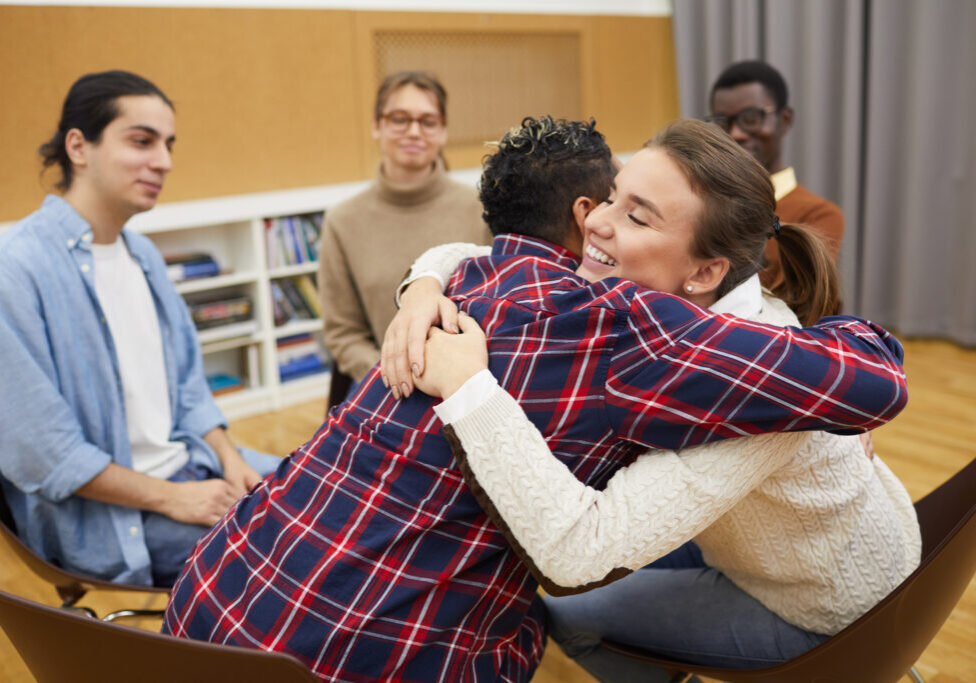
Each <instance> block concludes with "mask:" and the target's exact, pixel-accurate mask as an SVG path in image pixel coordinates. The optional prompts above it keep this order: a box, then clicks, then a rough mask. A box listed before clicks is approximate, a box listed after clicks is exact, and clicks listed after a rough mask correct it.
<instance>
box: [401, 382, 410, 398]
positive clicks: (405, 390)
mask: <svg viewBox="0 0 976 683" xmlns="http://www.w3.org/2000/svg"><path fill="white" fill-rule="evenodd" d="M400 389H401V390H402V391H403V397H404V398H407V397H408V396H410V387H409V386H408V385H407V383H406V382H404V383H402V384H401V385H400Z"/></svg>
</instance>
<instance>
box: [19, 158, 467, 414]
mask: <svg viewBox="0 0 976 683" xmlns="http://www.w3.org/2000/svg"><path fill="white" fill-rule="evenodd" d="M480 173H481V169H480V168H471V169H462V170H457V171H451V173H450V175H451V177H452V178H453V179H454V180H456V181H458V182H460V183H464V184H467V185H472V186H474V185H475V184H476V183H477V181H478V178H479V176H480ZM368 184H369V181H358V182H352V183H341V184H337V185H324V186H318V187H307V188H300V189H295V190H283V191H277V192H261V193H256V194H246V195H234V196H228V197H214V198H211V199H199V200H192V201H184V202H171V203H163V204H159V205H158V206H156V208H154V209H152V210H151V211H147V212H146V213H143V214H139V215H137V216H134V217H133V218H132V220H130V221H129V223H128V226H127V227H128V228H130V229H132V230H135V231H137V232H141V233H143V234H145V235H146V236H147V237H149V238H150V239H152V240H153V242H154V243H155V244H156V246H157V247H158V248H159V250H160V252H162V253H163V254H164V255H166V254H173V253H181V252H198V251H199V252H208V253H210V254H212V255H213V256H214V258H215V259H216V260H217V262H218V264H219V265H220V268H221V274H220V275H217V276H214V277H206V278H198V279H193V280H186V281H183V282H179V283H177V284H176V290H177V291H178V292H179V293H180V294H182V295H183V296H184V297H186V296H189V297H191V298H193V297H194V296H200V295H203V294H206V293H210V292H216V291H217V290H223V289H226V290H228V291H233V292H239V293H245V294H247V295H248V296H249V297H250V298H251V302H252V316H253V321H249V322H246V323H231V324H229V325H224V326H221V327H213V328H209V329H205V330H201V331H199V332H198V337H199V339H200V345H201V348H202V350H203V360H204V368H205V370H206V372H207V373H208V374H211V373H215V372H226V373H227V374H231V375H236V376H239V377H241V378H242V379H243V380H244V384H245V388H244V389H242V390H240V391H235V392H232V393H228V394H221V395H219V396H217V404H218V405H219V406H220V408H221V410H222V411H223V412H224V414H225V415H226V416H227V417H228V419H236V418H240V417H246V416H248V415H254V414H256V413H262V412H266V411H269V410H278V409H280V408H284V407H287V406H289V405H292V404H294V403H299V402H302V401H307V400H311V399H314V398H322V399H323V406H322V408H323V411H324V410H325V404H324V399H325V396H326V395H327V394H328V391H329V373H328V372H327V371H326V372H320V373H318V374H315V375H310V376H305V377H299V378H296V379H292V380H289V381H286V382H282V381H281V379H280V377H279V372H278V360H277V347H276V345H277V342H278V340H279V339H282V338H283V337H289V336H292V335H297V334H306V333H312V334H314V335H316V336H317V338H318V340H319V341H320V342H321V332H322V321H321V320H318V319H315V320H292V321H290V322H287V323H285V324H284V325H281V326H275V324H274V314H273V307H272V303H271V282H272V281H273V280H277V279H282V278H291V277H297V276H301V275H309V274H313V273H315V272H316V271H317V270H318V266H317V264H316V263H302V264H298V265H290V266H281V267H276V268H269V267H268V259H267V254H266V246H265V234H264V233H265V228H264V220H265V219H266V218H278V217H282V216H296V215H300V214H310V213H317V212H324V211H327V210H328V209H329V207H331V206H333V205H335V204H337V203H338V202H341V201H342V200H344V199H347V198H349V197H351V196H353V195H354V194H356V193H358V192H360V191H362V190H363V189H365V188H366V186H367V185H368ZM11 225H12V223H0V232H3V231H4V230H6V229H8V228H9V227H10V226H11Z"/></svg>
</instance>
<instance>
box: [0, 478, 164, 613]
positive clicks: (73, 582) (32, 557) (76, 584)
mask: <svg viewBox="0 0 976 683" xmlns="http://www.w3.org/2000/svg"><path fill="white" fill-rule="evenodd" d="M0 538H3V539H4V540H5V541H6V542H7V545H9V546H10V548H11V549H12V550H13V551H14V553H15V554H16V555H17V556H18V557H19V558H20V559H21V560H22V561H23V563H24V564H25V565H27V567H28V569H30V570H31V571H32V572H33V573H34V574H35V575H36V576H37V578H39V579H41V580H42V581H44V582H45V583H48V584H50V585H51V586H53V587H54V589H55V590H56V591H57V592H58V597H59V598H61V606H62V607H64V608H71V609H76V610H82V611H85V612H87V613H88V614H89V615H90V616H93V617H96V618H97V615H96V614H95V612H94V611H93V610H92V609H91V608H89V607H76V606H75V605H76V603H77V602H78V601H79V600H81V598H82V597H84V595H85V594H86V593H87V592H88V591H90V590H111V591H127V592H132V593H137V592H138V593H165V594H166V595H169V589H168V588H158V587H155V586H134V585H131V584H127V583H113V582H111V581H104V580H102V579H95V578H92V577H90V576H84V575H82V574H77V573H75V572H71V571H68V570H66V569H62V568H61V567H58V566H57V565H54V564H52V563H50V562H48V561H47V560H45V559H44V558H43V557H41V556H40V555H38V554H37V553H35V552H34V551H33V550H32V549H31V548H30V547H29V546H28V545H27V544H26V543H24V542H23V541H22V540H20V537H19V536H17V526H16V524H15V523H14V519H13V515H12V514H11V513H10V508H9V507H8V506H7V500H6V498H5V497H4V495H3V487H2V486H0ZM162 616H163V611H162V610H147V609H135V608H128V609H121V610H116V611H114V612H112V613H110V614H108V615H106V616H105V617H104V619H105V620H106V621H113V620H115V619H121V618H127V617H162Z"/></svg>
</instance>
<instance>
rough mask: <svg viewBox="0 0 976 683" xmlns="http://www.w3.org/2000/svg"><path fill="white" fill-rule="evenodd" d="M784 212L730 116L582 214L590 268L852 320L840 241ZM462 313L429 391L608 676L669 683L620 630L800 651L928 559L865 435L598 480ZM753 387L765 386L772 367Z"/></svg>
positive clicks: (655, 466) (572, 632)
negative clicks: (577, 466)
mask: <svg viewBox="0 0 976 683" xmlns="http://www.w3.org/2000/svg"><path fill="white" fill-rule="evenodd" d="M774 211H775V200H774V195H773V188H772V185H771V183H770V180H769V176H768V174H767V173H766V171H765V170H764V169H763V168H762V167H761V166H760V165H759V164H758V163H757V162H756V161H755V160H754V159H753V158H752V157H750V156H749V155H748V154H747V153H746V152H744V151H743V150H742V148H740V147H739V146H738V145H737V144H736V143H735V142H734V141H733V140H732V139H731V138H729V137H728V136H727V135H725V134H724V133H722V132H721V131H720V130H719V129H718V128H716V127H714V126H710V125H708V124H705V123H702V122H699V121H691V120H681V121H677V122H674V123H672V124H671V125H669V126H668V127H666V128H665V129H664V130H663V131H662V132H661V133H660V134H659V135H658V136H657V137H655V138H654V139H653V140H651V141H650V142H649V143H648V144H647V145H646V146H645V148H644V149H643V150H641V151H640V152H638V153H637V154H635V155H634V156H633V157H632V158H631V159H630V160H629V161H628V162H627V163H626V164H625V165H624V167H623V168H622V169H621V171H620V173H619V174H618V175H617V177H616V182H615V187H614V190H613V192H612V194H611V196H610V199H609V200H608V201H607V202H605V203H603V204H601V205H600V206H598V207H596V208H595V209H594V210H593V211H592V212H591V213H590V214H589V215H588V216H587V217H586V220H585V222H584V229H583V232H584V235H583V237H584V242H585V244H584V248H583V257H582V259H581V264H580V267H579V270H578V271H577V272H578V273H579V274H581V275H583V276H584V277H586V278H587V279H589V280H591V281H596V280H602V279H605V278H623V279H627V280H631V281H633V282H635V283H637V284H639V285H643V286H646V287H649V288H652V289H656V290H659V291H662V292H667V293H671V294H674V295H678V296H682V297H684V298H686V299H689V300H691V301H693V302H695V303H697V304H699V305H701V306H703V307H707V308H710V309H711V310H712V311H713V312H717V313H723V314H728V315H735V316H737V317H740V318H747V319H749V320H753V321H756V322H763V323H768V324H777V325H782V326H797V325H799V324H801V323H802V324H804V325H809V324H811V323H813V322H814V321H816V320H817V319H819V318H821V317H823V316H827V315H832V314H835V313H837V312H838V309H839V308H840V302H839V299H838V285H837V273H836V269H835V267H834V265H833V262H832V260H831V258H830V255H829V253H828V251H827V250H826V248H825V247H824V245H823V243H822V242H821V241H820V240H819V238H817V237H816V236H815V235H814V234H813V233H811V231H810V230H809V229H807V228H805V227H803V226H799V225H792V224H780V221H779V219H778V218H777V217H776V215H775V213H774ZM769 239H775V240H778V242H779V251H780V253H781V254H782V263H783V271H784V280H783V282H782V283H780V284H779V285H777V287H776V289H775V291H774V292H769V291H766V290H763V289H762V288H761V286H760V283H759V276H758V271H759V270H760V268H761V267H762V265H763V257H762V254H763V249H764V247H765V244H766V241H767V240H769ZM435 261H436V259H435V258H432V257H431V256H430V255H429V254H428V255H425V257H422V259H421V260H420V261H418V264H415V269H416V271H415V272H421V271H423V270H433V271H434V272H440V271H443V270H448V272H449V271H450V269H452V265H451V264H440V265H437V264H436V263H435ZM406 298H407V301H406V302H405V306H408V305H411V303H410V299H414V300H416V299H415V296H414V295H410V294H409V290H408V296H407V297H406ZM784 302H785V303H784ZM428 303H429V302H428ZM788 306H789V307H788ZM790 308H793V309H794V310H795V312H796V314H795V315H794V312H793V311H791V310H790ZM442 310H444V309H443V308H442ZM404 314H405V315H412V314H413V313H411V312H410V311H404ZM798 318H799V319H798ZM442 322H444V323H445V324H449V323H450V322H451V321H444V320H442ZM458 323H459V324H460V329H461V332H462V333H461V334H447V333H443V332H440V331H438V330H432V331H431V334H430V336H429V338H428V341H427V348H426V361H425V362H426V367H425V368H424V369H423V374H422V375H421V377H420V378H418V379H416V380H415V381H416V384H417V386H418V387H419V388H420V389H421V390H423V391H425V392H427V393H429V394H433V395H436V396H442V397H448V398H447V400H445V401H444V402H443V403H442V404H440V405H439V406H438V407H437V411H438V415H439V416H440V417H441V420H442V421H443V422H444V423H445V425H446V426H445V429H447V430H448V431H450V432H451V435H452V441H453V442H454V446H455V454H456V456H457V458H458V463H459V466H460V469H461V471H462V473H463V474H464V476H465V478H466V480H467V481H468V483H469V485H470V487H471V489H472V490H473V491H474V492H475V495H476V497H478V499H479V502H481V504H482V506H483V507H484V508H485V510H486V511H487V512H488V514H489V515H491V516H492V518H493V519H494V520H495V521H496V523H497V524H498V526H499V528H501V529H502V530H503V531H504V532H505V534H506V536H507V537H508V538H509V540H510V542H511V544H512V547H513V548H514V549H515V551H516V552H517V553H519V554H520V556H521V557H522V559H523V560H524V561H525V562H526V564H527V565H528V566H529V568H530V569H532V571H533V573H534V574H535V576H536V578H537V579H538V580H539V582H540V583H541V584H542V586H543V588H545V590H546V591H547V592H548V593H549V595H550V597H547V598H546V600H545V604H546V606H547V608H548V610H549V625H550V635H551V636H552V637H553V638H554V639H555V640H556V641H557V642H558V643H559V644H560V646H561V647H562V648H563V649H564V651H565V652H566V653H567V654H568V655H569V656H570V657H572V658H574V659H575V660H576V661H577V662H578V663H579V664H580V665H581V666H583V667H584V668H585V669H587V670H588V671H589V672H590V673H592V674H593V675H594V676H596V677H597V678H599V679H601V680H642V681H648V680H650V681H667V680H669V676H668V674H667V673H666V672H665V671H663V670H661V669H657V668H656V667H651V666H650V665H648V664H646V663H643V662H639V661H636V660H632V659H629V658H625V657H621V656H619V655H616V654H614V653H612V652H609V651H607V650H605V649H604V648H603V647H602V646H601V640H602V639H604V638H606V639H609V640H613V641H617V642H620V643H625V644H628V645H632V646H636V647H641V648H644V649H646V650H648V651H651V652H654V653H656V654H658V655H660V656H664V657H668V658H671V659H675V660H678V661H687V662H693V663H698V664H707V665H712V666H721V667H735V668H756V667H762V666H768V665H772V664H775V663H779V662H783V661H786V660H788V659H791V658H793V657H796V656H798V655H800V654H802V653H803V652H805V651H806V650H808V649H810V648H811V647H813V646H815V645H817V644H819V643H820V642H822V641H824V640H826V639H827V638H828V637H829V636H831V635H832V634H834V633H837V632H838V631H840V630H841V629H843V628H844V627H845V626H847V625H848V624H850V623H851V622H853V621H854V620H855V619H857V618H858V617H859V616H861V615H862V614H863V613H865V612H866V611H867V610H869V609H870V608H871V607H872V606H873V605H874V604H876V603H877V602H878V601H879V600H881V599H882V598H883V597H884V596H885V595H887V594H888V593H889V592H890V591H891V590H892V589H893V588H894V587H896V586H897V585H898V584H899V583H900V582H901V581H902V580H903V579H904V578H905V577H906V576H908V574H910V573H911V572H912V571H913V570H914V569H915V567H916V566H917V564H918V561H919V555H920V549H921V540H920V534H919V529H918V522H917V520H916V518H915V513H914V508H913V507H912V504H911V501H910V499H909V497H908V494H907V492H906V491H905V489H904V487H903V486H902V485H901V483H900V482H899V481H898V479H897V478H896V477H895V476H894V475H893V474H892V473H891V471H890V470H889V469H888V468H887V467H886V466H885V465H884V463H883V462H882V461H881V459H880V458H873V459H872V458H868V457H866V455H865V453H864V450H863V448H862V446H861V443H860V441H859V440H858V438H857V436H854V435H850V436H841V435H838V434H833V433H828V432H803V433H794V434H765V435H745V434H744V435H743V436H744V437H745V438H742V439H732V440H727V441H721V442H717V443H713V444H708V445H704V446H694V447H689V448H686V449H682V450H679V451H661V450H658V451H649V452H647V453H645V454H643V455H641V456H639V457H638V458H637V459H636V460H635V461H634V462H633V463H632V464H631V465H630V466H629V467H626V468H624V469H622V470H619V471H618V472H616V473H615V474H614V475H613V477H612V478H610V480H609V481H608V482H607V485H606V486H605V488H604V489H603V490H600V491H597V490H595V489H593V488H590V487H587V486H584V485H583V484H582V483H580V482H579V481H577V480H576V479H575V477H574V476H573V475H572V473H571V472H570V471H569V470H568V469H567V468H566V467H565V466H564V465H563V464H562V463H560V462H559V461H558V460H557V459H556V458H555V457H554V456H553V455H552V454H551V452H550V451H549V449H548V447H547V445H546V442H545V441H544V440H543V439H542V437H541V435H540V433H539V432H538V431H537V430H536V428H535V427H534V426H533V424H532V423H531V422H529V420H528V419H527V418H526V417H525V414H524V413H523V412H522V409H521V408H520V407H519V404H518V403H517V402H516V401H515V400H513V398H512V397H511V396H509V395H508V394H507V393H506V392H505V391H503V390H501V389H500V388H498V387H497V385H495V384H494V383H493V378H492V377H491V375H490V373H488V371H487V369H486V368H487V353H486V350H485V346H484V337H483V335H482V334H481V332H480V330H479V329H478V327H477V325H475V324H474V322H473V320H472V319H470V318H468V317H467V316H464V315H461V316H460V317H459V320H458ZM384 362H385V359H384ZM781 362H782V363H783V364H789V363H791V362H795V361H793V360H792V359H791V358H789V357H784V358H782V359H781ZM385 369H386V368H385V367H384V370H385ZM486 375H487V377H486ZM469 378H470V379H469ZM834 379H835V380H836V378H834ZM842 379H843V378H842ZM754 381H755V384H756V386H757V387H761V386H763V385H764V377H763V376H762V375H761V374H758V373H757V376H756V377H755V378H754ZM828 381H830V379H829V378H826V377H825V378H824V382H825V383H827V382H828ZM573 386H574V378H573V377H569V378H567V390H566V397H567V398H566V400H580V401H585V400H587V398H588V397H586V396H577V395H576V394H575V393H574V391H573ZM717 386H718V385H717ZM822 388H823V387H819V386H805V387H797V390H798V391H802V392H809V393H811V394H813V395H820V394H821V393H822V392H821V390H822ZM519 398H520V399H521V400H531V397H519ZM698 405H701V403H699V404H698ZM649 409H655V407H653V406H649ZM689 410H690V411H693V410H696V409H695V408H694V407H689ZM741 410H742V411H743V412H744V413H748V412H750V411H754V408H753V406H750V405H747V404H746V405H742V406H741ZM697 413H698V419H699V420H700V421H701V422H702V423H704V424H708V423H709V422H710V421H714V423H715V427H716V428H719V427H720V426H721V424H722V423H721V421H720V419H719V418H716V417H715V416H714V415H712V414H711V413H709V412H708V411H697ZM757 417H761V416H757ZM565 428H566V429H571V428H572V426H571V425H567V426H566V427H565ZM649 563H650V564H649ZM605 584H610V585H605ZM598 586H603V587H602V588H599V589H598V590H592V589H593V588H596V587H598ZM574 593H576V594H574ZM571 594H572V595H571ZM553 595H559V596H565V597H551V596H553Z"/></svg>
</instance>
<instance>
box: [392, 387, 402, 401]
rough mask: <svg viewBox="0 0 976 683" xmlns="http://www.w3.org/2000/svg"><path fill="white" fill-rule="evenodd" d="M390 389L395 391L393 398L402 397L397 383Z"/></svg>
mask: <svg viewBox="0 0 976 683" xmlns="http://www.w3.org/2000/svg"><path fill="white" fill-rule="evenodd" d="M390 391H391V392H392V393H393V398H395V399H399V398H400V390H399V389H398V388H397V387H396V386H395V385H394V386H392V387H390Z"/></svg>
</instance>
